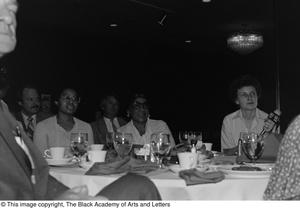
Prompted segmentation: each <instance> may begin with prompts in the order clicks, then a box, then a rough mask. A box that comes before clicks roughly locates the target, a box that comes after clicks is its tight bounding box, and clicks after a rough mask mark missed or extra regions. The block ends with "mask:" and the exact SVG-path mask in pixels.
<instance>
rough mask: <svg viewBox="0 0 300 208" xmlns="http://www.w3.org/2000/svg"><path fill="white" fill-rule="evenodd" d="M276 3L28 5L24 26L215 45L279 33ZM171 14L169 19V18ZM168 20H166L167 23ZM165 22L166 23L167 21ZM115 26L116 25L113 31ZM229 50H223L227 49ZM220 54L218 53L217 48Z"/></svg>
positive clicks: (63, 1) (53, 1) (189, 0)
mask: <svg viewBox="0 0 300 208" xmlns="http://www.w3.org/2000/svg"><path fill="white" fill-rule="evenodd" d="M274 2H275V1H274V0H211V2H208V3H206V2H203V1H201V0H101V1H99V0H42V1H41V0H26V1H22V2H21V10H20V15H19V16H21V17H22V19H21V21H22V22H26V23H28V24H32V25H33V26H39V27H48V28H53V29H55V28H57V29H60V30H61V31H72V32H73V33H75V34H76V35H79V36H98V37H99V36H101V37H103V38H119V39H120V38H121V39H122V38H126V39H127V40H142V41H145V40H149V41H157V42H171V43H172V44H174V43H175V44H182V43H184V41H185V40H191V41H192V44H194V45H198V46H201V45H203V44H204V45H207V43H209V45H210V46H214V44H213V42H218V41H225V39H226V36H228V35H229V34H230V33H232V32H236V31H239V30H245V29H247V30H255V31H258V32H261V33H262V34H264V35H265V36H266V37H267V38H266V39H268V36H270V35H271V34H273V32H274V21H275V18H274V17H275V16H274ZM165 15H166V16H165ZM164 17H165V18H164ZM163 18H164V20H163V21H162V19H163ZM110 24H117V25H118V26H117V27H111V26H110ZM223 46H224V45H222V47H223ZM216 50H218V49H216Z"/></svg>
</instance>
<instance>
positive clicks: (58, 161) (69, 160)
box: [46, 158, 75, 166]
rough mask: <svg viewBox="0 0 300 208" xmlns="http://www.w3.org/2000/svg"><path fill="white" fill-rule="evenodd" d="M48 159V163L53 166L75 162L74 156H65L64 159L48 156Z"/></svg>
mask: <svg viewBox="0 0 300 208" xmlns="http://www.w3.org/2000/svg"><path fill="white" fill-rule="evenodd" d="M46 161H47V162H48V165H51V166H66V165H72V164H74V163H75V162H74V161H72V158H64V159H49V158H47V159H46Z"/></svg>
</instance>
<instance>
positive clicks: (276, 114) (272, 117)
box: [259, 109, 281, 138]
mask: <svg viewBox="0 0 300 208" xmlns="http://www.w3.org/2000/svg"><path fill="white" fill-rule="evenodd" d="M280 115H281V112H280V110H279V109H276V110H275V111H273V112H271V113H270V114H269V115H268V118H267V120H271V121H273V122H274V126H277V125H278V123H279V119H280ZM274 126H273V127H272V129H273V128H274ZM272 129H270V130H269V131H267V130H266V129H265V128H263V130H262V131H261V132H260V134H259V137H262V138H263V137H264V136H265V135H266V134H267V133H269V132H271V131H272Z"/></svg>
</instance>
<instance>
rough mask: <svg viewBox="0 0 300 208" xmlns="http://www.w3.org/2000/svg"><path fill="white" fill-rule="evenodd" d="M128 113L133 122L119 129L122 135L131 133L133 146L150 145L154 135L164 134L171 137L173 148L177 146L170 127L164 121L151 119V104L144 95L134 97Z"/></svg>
mask: <svg viewBox="0 0 300 208" xmlns="http://www.w3.org/2000/svg"><path fill="white" fill-rule="evenodd" d="M128 113H129V116H130V118H131V120H130V121H129V122H128V123H127V124H126V125H125V126H122V127H120V128H119V129H118V131H119V132H122V133H131V134H132V135H133V144H135V145H145V144H150V138H151V134H152V133H157V132H163V133H166V134H169V135H170V140H171V146H175V141H174V138H173V136H172V133H171V131H170V129H169V127H168V125H167V124H166V123H165V122H164V121H162V120H153V119H150V118H149V117H150V114H149V104H148V102H147V99H146V97H145V96H144V95H143V94H136V95H134V96H133V98H132V100H131V102H130V104H129V108H128Z"/></svg>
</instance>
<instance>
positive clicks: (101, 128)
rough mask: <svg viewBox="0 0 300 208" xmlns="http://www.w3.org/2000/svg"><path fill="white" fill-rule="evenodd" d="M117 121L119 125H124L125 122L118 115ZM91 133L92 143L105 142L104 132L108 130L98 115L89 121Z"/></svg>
mask: <svg viewBox="0 0 300 208" xmlns="http://www.w3.org/2000/svg"><path fill="white" fill-rule="evenodd" d="M117 119H118V122H119V124H120V127H121V126H124V125H125V124H126V123H127V122H126V121H125V120H124V119H123V118H121V117H118V118H117ZM91 126H92V130H93V134H94V143H95V144H106V133H107V132H108V130H107V127H106V124H105V121H104V118H103V117H100V118H99V119H98V120H96V121H94V122H92V123H91Z"/></svg>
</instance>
